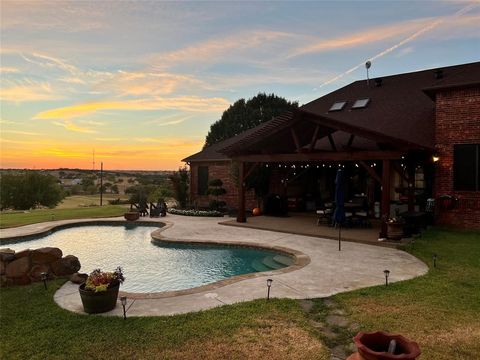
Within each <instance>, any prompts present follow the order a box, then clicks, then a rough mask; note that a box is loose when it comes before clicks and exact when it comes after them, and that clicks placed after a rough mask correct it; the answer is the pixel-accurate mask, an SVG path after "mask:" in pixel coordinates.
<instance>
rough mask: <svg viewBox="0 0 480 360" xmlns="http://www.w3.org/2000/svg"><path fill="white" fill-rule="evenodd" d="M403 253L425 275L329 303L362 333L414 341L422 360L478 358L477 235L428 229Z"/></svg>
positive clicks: (479, 288) (479, 254)
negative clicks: (425, 267) (422, 264)
mask: <svg viewBox="0 0 480 360" xmlns="http://www.w3.org/2000/svg"><path fill="white" fill-rule="evenodd" d="M406 250H408V251H409V252H411V253H412V254H414V255H415V256H417V257H418V258H420V259H422V260H423V261H424V262H425V263H427V264H428V265H429V266H430V271H429V273H428V274H427V275H426V276H423V277H419V278H416V279H413V280H409V281H404V282H399V283H394V284H391V285H389V286H388V287H385V286H377V287H371V288H368V289H362V290H357V291H353V292H349V293H344V294H339V295H336V296H335V297H334V300H335V301H336V302H338V303H339V304H340V305H341V307H343V309H344V310H345V311H346V313H347V314H348V315H349V319H350V320H351V321H354V322H356V323H359V324H360V326H361V329H362V330H364V331H375V330H384V331H388V332H393V333H402V334H404V335H405V336H407V337H409V338H411V339H414V340H415V341H417V342H418V343H419V345H420V348H421V350H422V357H421V359H422V360H426V359H432V360H433V359H435V360H442V359H445V360H447V359H449V360H450V359H465V360H466V359H469V360H470V359H479V358H480V341H479V339H480V233H479V232H459V231H449V230H441V229H436V230H430V231H428V232H426V233H425V234H424V235H423V237H422V238H420V239H418V240H417V241H416V242H415V244H414V247H413V248H412V246H408V249H406ZM434 253H435V254H437V256H438V259H437V267H436V268H433V266H432V263H433V261H432V257H433V254H434ZM365 266H368V264H366V265H365Z"/></svg>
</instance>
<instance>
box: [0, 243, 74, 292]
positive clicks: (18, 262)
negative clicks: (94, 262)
mask: <svg viewBox="0 0 480 360" xmlns="http://www.w3.org/2000/svg"><path fill="white" fill-rule="evenodd" d="M62 256H63V252H62V250H60V249H59V248H56V247H43V248H40V249H36V250H31V249H25V250H21V251H17V252H15V251H14V250H12V249H10V248H3V249H0V286H1V287H4V286H10V285H27V284H30V283H32V282H36V281H42V280H43V279H42V273H47V278H48V279H54V278H56V277H69V276H70V275H72V274H74V273H76V272H77V271H78V270H80V267H81V265H80V261H79V260H78V258H77V257H76V256H73V255H67V256H64V257H62Z"/></svg>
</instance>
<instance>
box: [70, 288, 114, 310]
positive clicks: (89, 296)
mask: <svg viewBox="0 0 480 360" xmlns="http://www.w3.org/2000/svg"><path fill="white" fill-rule="evenodd" d="M119 289H120V283H117V284H116V285H114V286H112V287H111V288H108V289H107V291H101V292H95V291H91V290H85V284H82V285H80V286H79V287H78V291H79V292H80V298H81V299H82V304H83V309H84V310H85V312H86V313H88V314H98V313H104V312H107V311H110V310H113V309H114V308H115V306H117V298H118V291H119Z"/></svg>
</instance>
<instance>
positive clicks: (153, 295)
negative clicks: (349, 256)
mask: <svg viewBox="0 0 480 360" xmlns="http://www.w3.org/2000/svg"><path fill="white" fill-rule="evenodd" d="M125 224H130V225H135V224H138V225H148V226H154V227H157V229H155V230H153V231H152V232H151V233H150V236H151V238H152V240H151V241H152V242H153V243H157V244H161V243H167V244H188V245H209V246H212V245H213V246H215V245H219V246H226V247H245V248H251V249H259V250H267V251H274V252H278V253H283V254H286V255H287V256H289V257H292V258H293V259H294V261H293V263H292V264H291V265H289V266H286V267H284V268H281V269H277V270H273V269H272V270H268V271H260V272H254V273H248V274H242V275H235V276H231V277H228V278H226V279H223V280H219V281H215V282H213V283H210V284H206V285H201V286H197V287H193V288H189V289H183V290H172V291H162V292H149V293H135V292H127V291H120V292H119V295H120V296H127V297H129V298H131V299H163V298H171V297H176V296H182V295H192V294H196V293H201V292H204V291H211V290H215V289H218V288H221V287H224V286H227V285H230V284H233V283H236V282H239V281H243V280H247V279H253V278H257V277H264V276H266V273H268V275H272V276H273V275H280V274H285V273H289V272H292V271H296V270H300V269H301V268H303V267H305V266H307V265H308V264H309V263H310V262H311V259H310V257H309V256H308V255H306V254H304V253H303V252H301V251H298V250H295V249H291V248H287V247H284V246H270V245H268V244H265V243H259V242H244V241H235V242H231V241H230V242H227V241H225V242H222V241H216V240H194V239H180V238H171V237H166V236H163V235H162V234H161V233H162V232H163V231H165V230H167V229H169V228H171V227H173V226H174V225H175V224H174V223H172V222H170V221H165V220H163V219H159V220H143V219H139V220H135V221H127V220H125V219H123V218H117V219H111V218H110V219H74V220H68V222H66V223H61V224H50V225H47V226H46V227H44V228H42V229H40V230H37V231H33V232H29V233H27V234H25V235H15V236H10V237H2V238H0V245H2V246H3V245H7V246H8V244H11V243H20V242H22V241H28V240H34V239H36V238H39V237H43V236H46V235H50V234H52V233H54V232H56V231H60V230H65V229H69V228H72V227H78V226H92V225H107V226H108V225H113V226H117V225H125Z"/></svg>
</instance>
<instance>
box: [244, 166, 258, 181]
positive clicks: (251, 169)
mask: <svg viewBox="0 0 480 360" xmlns="http://www.w3.org/2000/svg"><path fill="white" fill-rule="evenodd" d="M257 166H258V162H256V163H254V164H253V165H252V166H250V168H249V169H248V170H247V172H246V173H245V174H244V177H243V179H242V181H245V180H247V178H248V177H249V176H250V174H251V173H252V172H253V170H255V168H256V167H257Z"/></svg>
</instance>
